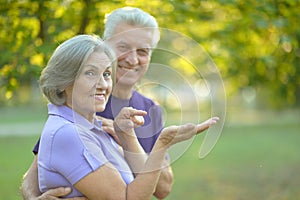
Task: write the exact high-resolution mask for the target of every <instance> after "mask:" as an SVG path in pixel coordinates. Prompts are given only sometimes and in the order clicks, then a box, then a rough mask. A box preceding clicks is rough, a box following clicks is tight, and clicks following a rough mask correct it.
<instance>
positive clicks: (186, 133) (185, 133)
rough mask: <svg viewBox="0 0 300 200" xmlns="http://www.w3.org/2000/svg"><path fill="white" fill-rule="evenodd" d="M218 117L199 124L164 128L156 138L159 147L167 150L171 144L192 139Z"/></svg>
mask: <svg viewBox="0 0 300 200" xmlns="http://www.w3.org/2000/svg"><path fill="white" fill-rule="evenodd" d="M218 120H219V118H218V117H212V118H210V119H208V120H206V121H205V122H203V123H201V124H192V123H188V124H185V125H181V126H169V127H167V128H164V129H163V130H162V132H161V134H160V136H159V138H158V141H159V142H160V145H161V147H163V148H168V147H170V146H172V145H173V144H176V143H178V142H182V141H185V140H188V139H190V138H192V137H193V136H195V135H197V134H199V133H201V132H203V131H205V130H206V129H208V128H209V127H210V126H212V125H214V124H216V123H217V122H218Z"/></svg>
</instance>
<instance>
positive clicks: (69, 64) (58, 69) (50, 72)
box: [39, 35, 116, 105]
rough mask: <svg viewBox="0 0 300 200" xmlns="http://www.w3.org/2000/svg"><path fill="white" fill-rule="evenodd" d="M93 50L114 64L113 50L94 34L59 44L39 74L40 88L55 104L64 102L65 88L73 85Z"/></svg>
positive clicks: (79, 36)
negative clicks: (102, 53) (104, 55)
mask: <svg viewBox="0 0 300 200" xmlns="http://www.w3.org/2000/svg"><path fill="white" fill-rule="evenodd" d="M95 51H97V52H98V51H100V52H104V53H105V54H106V55H107V56H108V57H109V59H110V60H111V61H112V67H113V69H114V68H115V66H116V56H115V54H114V52H113V51H112V50H111V49H110V48H109V47H108V46H107V45H106V44H105V43H104V42H103V41H102V40H101V38H100V37H97V36H95V35H78V36H75V37H72V38H71V39H68V40H66V41H65V42H63V43H62V44H60V45H59V46H58V47H57V48H56V50H55V51H54V53H53V54H52V56H51V58H50V60H49V62H48V64H47V66H46V68H44V69H43V71H42V73H41V76H40V80H39V83H40V88H41V90H42V92H43V94H44V95H45V96H46V98H47V99H48V100H49V101H50V102H51V103H53V104H55V105H63V104H64V103H65V102H66V94H65V91H64V90H65V88H66V87H68V86H70V85H73V84H74V82H75V79H76V77H77V75H79V73H80V70H81V69H82V67H83V66H84V64H85V62H86V60H87V59H88V57H89V56H90V55H91V54H92V53H93V52H95Z"/></svg>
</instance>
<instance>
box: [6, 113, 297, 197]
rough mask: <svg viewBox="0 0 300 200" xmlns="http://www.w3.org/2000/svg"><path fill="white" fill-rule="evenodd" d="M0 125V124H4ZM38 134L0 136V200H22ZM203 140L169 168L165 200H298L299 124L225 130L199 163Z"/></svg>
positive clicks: (241, 127) (192, 145)
mask: <svg viewBox="0 0 300 200" xmlns="http://www.w3.org/2000/svg"><path fill="white" fill-rule="evenodd" d="M26 112H28V111H26ZM18 113H20V112H18ZM2 114H3V113H2ZM15 114H17V113H10V114H9V115H6V116H7V117H6V120H8V119H13V116H14V115H15ZM26 115H27V114H25V117H24V116H23V117H22V116H18V119H17V120H16V121H23V120H24V118H26V117H27V118H29V119H34V118H36V116H38V117H39V120H40V121H43V120H44V119H45V118H44V113H42V114H39V113H34V112H28V116H26ZM40 116H42V117H40ZM2 119H3V118H1V123H5V121H2ZM28 121H32V120H28ZM1 123H0V125H1ZM0 128H1V127H0ZM38 134H39V133H36V134H35V135H29V136H16V135H15V136H14V135H11V136H0V152H1V160H0V169H1V170H0V187H1V190H0V199H5V200H20V199H22V198H21V196H20V192H19V187H20V184H21V180H22V176H23V174H24V173H25V172H26V170H27V169H28V167H29V165H30V164H31V162H32V159H33V155H32V153H31V150H32V147H33V145H34V143H35V142H36V140H37V138H38ZM203 138H204V135H199V136H197V137H196V138H195V140H194V141H193V142H192V144H191V145H190V146H189V148H188V149H187V150H186V151H185V152H184V154H183V155H182V156H181V157H180V158H179V159H177V160H176V161H175V162H173V163H172V168H173V171H174V175H175V182H174V186H173V190H172V193H171V194H170V196H169V197H168V198H167V199H168V200H177V199H180V200H181V199H188V200H201V199H205V200H206V199H208V200H219V199H222V200H223V199H228V200H248V199H249V200H252V199H258V200H281V199H285V200H289V199H290V200H294V199H300V190H299V185H300V173H299V170H300V156H299V152H300V123H298V122H297V121H296V122H295V121H293V122H290V123H289V122H286V121H284V123H278V121H276V123H270V122H268V123H265V124H263V123H262V124H259V125H249V124H248V125H230V126H225V127H224V130H223V132H222V135H221V137H220V139H219V141H218V143H217V145H216V146H215V148H214V149H213V151H212V152H211V153H210V154H209V155H208V156H207V157H205V158H204V159H199V158H198V152H199V148H200V146H201V142H202V141H203Z"/></svg>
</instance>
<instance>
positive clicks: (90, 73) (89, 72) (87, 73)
mask: <svg viewBox="0 0 300 200" xmlns="http://www.w3.org/2000/svg"><path fill="white" fill-rule="evenodd" d="M85 74H86V75H88V76H94V75H95V73H94V72H92V71H87V72H85Z"/></svg>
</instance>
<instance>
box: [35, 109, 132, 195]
mask: <svg viewBox="0 0 300 200" xmlns="http://www.w3.org/2000/svg"><path fill="white" fill-rule="evenodd" d="M48 114H49V117H48V119H47V122H46V124H45V126H44V129H43V132H42V135H41V138H40V147H39V155H38V179H39V188H40V191H41V192H45V191H47V190H49V189H51V188H57V187H60V186H65V187H66V186H68V187H71V188H72V193H71V194H70V195H68V196H67V197H75V196H83V195H82V193H80V192H79V191H78V190H77V189H76V188H75V187H74V186H73V185H74V184H75V183H76V182H78V181H79V180H80V179H82V178H83V177H84V176H86V175H87V174H89V173H91V172H93V171H95V170H97V169H98V168H99V167H101V166H102V165H104V164H105V163H107V162H110V163H111V164H112V165H113V166H114V167H115V168H116V169H117V170H118V171H119V173H120V175H121V177H122V178H123V180H124V182H125V183H126V184H129V183H130V182H131V181H133V179H134V177H133V174H132V172H131V170H130V168H129V166H128V164H127V163H126V161H125V159H124V158H123V156H122V154H121V153H120V152H119V150H118V144H117V143H116V142H115V141H114V140H113V139H112V138H111V137H110V136H109V135H108V134H107V133H105V132H104V131H103V130H102V129H101V123H99V122H98V121H97V120H95V123H94V124H91V123H90V122H89V121H88V120H86V119H85V118H84V117H82V116H81V115H79V114H78V113H76V112H75V111H74V110H72V109H71V108H69V107H66V106H55V105H53V104H49V105H48Z"/></svg>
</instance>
